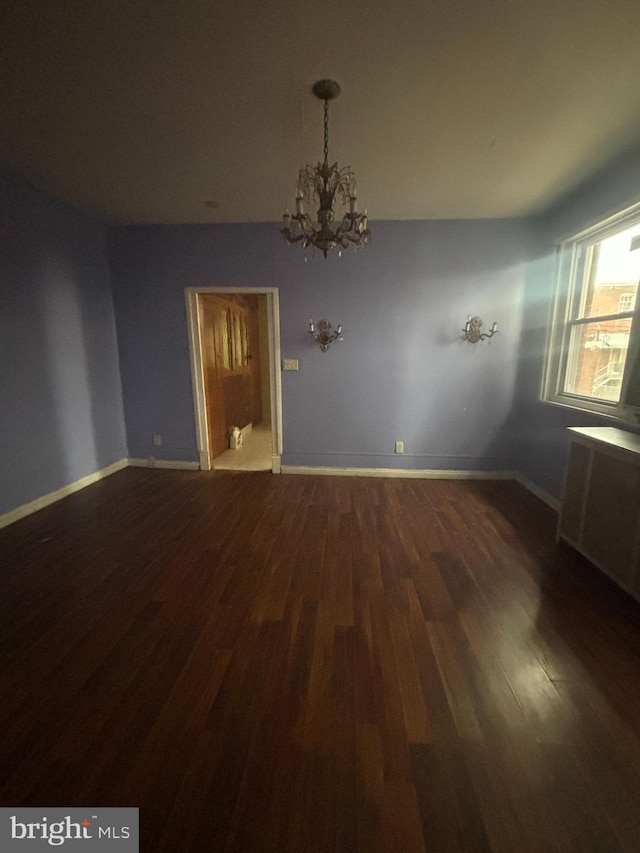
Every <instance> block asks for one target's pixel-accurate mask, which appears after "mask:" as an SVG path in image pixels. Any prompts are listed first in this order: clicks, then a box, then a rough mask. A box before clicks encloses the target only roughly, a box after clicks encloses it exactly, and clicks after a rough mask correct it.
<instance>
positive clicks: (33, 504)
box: [0, 459, 130, 528]
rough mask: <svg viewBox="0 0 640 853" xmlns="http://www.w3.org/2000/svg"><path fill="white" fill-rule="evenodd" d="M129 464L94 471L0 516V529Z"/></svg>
mask: <svg viewBox="0 0 640 853" xmlns="http://www.w3.org/2000/svg"><path fill="white" fill-rule="evenodd" d="M129 464H130V460H129V459H119V460H118V461H117V462H114V463H113V464H112V465H107V467H106V468H101V469H100V470H99V471H94V472H93V474H87V476H86V477H81V478H80V479H79V480H75V482H73V483H69V484H68V485H66V486H62V487H61V488H60V489H56V490H55V492H49V493H48V494H46V495H42V496H41V497H39V498H36V499H35V500H33V501H29V503H26V504H22V506H18V507H16V508H15V509H12V510H9V512H5V513H4V515H0V528H2V527H7V526H8V525H9V524H13V523H14V521H19V520H20V519H21V518H26V516H28V515H32V514H33V513H34V512H38V510H41V509H44V508H45V507H47V506H50V505H51V504H53V503H56V502H57V501H59V500H62V498H66V497H67V496H68V495H72V494H73V493H74V492H79V491H80V490H81V489H85V488H86V487H87V486H91V485H93V483H97V482H98V481H99V480H104V478H105V477H109V476H110V475H111V474H115V473H116V471H121V470H122V469H123V468H126V467H127V466H128V465H129Z"/></svg>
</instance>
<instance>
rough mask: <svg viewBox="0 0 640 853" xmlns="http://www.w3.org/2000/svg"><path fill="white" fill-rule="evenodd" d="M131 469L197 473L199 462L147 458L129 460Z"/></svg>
mask: <svg viewBox="0 0 640 853" xmlns="http://www.w3.org/2000/svg"><path fill="white" fill-rule="evenodd" d="M129 465H130V466H131V468H174V469H177V470H179V471H199V470H200V463H199V462H182V461H180V460H176V459H156V458H155V456H149V457H147V459H131V458H130V459H129Z"/></svg>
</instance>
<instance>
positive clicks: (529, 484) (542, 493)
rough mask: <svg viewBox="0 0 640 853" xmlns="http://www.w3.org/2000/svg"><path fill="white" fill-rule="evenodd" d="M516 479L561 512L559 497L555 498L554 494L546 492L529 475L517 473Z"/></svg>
mask: <svg viewBox="0 0 640 853" xmlns="http://www.w3.org/2000/svg"><path fill="white" fill-rule="evenodd" d="M515 479H516V480H517V481H518V483H520V485H521V486H524V488H525V489H526V490H527V491H529V492H531V494H532V495H535V496H536V497H537V498H539V499H540V500H541V501H542V502H543V503H545V504H546V505H547V506H550V507H551V509H553V510H555V511H556V512H560V501H559V500H558V498H554V497H553V495H550V494H549V493H548V492H545V490H544V489H541V488H540V486H536V484H535V483H532V482H531V480H529V479H528V478H527V477H523V476H522V474H516V476H515Z"/></svg>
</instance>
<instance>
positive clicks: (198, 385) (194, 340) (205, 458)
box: [185, 285, 282, 474]
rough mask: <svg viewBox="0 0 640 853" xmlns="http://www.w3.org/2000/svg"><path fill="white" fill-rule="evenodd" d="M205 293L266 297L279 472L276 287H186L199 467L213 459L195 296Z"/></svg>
mask: <svg viewBox="0 0 640 853" xmlns="http://www.w3.org/2000/svg"><path fill="white" fill-rule="evenodd" d="M207 293H212V294H217V295H219V296H220V295H222V294H224V293H234V294H235V293H245V294H251V295H253V296H265V297H266V303H267V326H268V329H267V334H268V338H269V340H268V344H269V385H270V394H271V470H272V472H273V473H274V474H280V473H281V470H282V468H281V465H282V462H281V460H282V382H281V377H280V301H279V295H278V288H277V287H237V286H234V285H229V286H228V287H185V300H186V304H187V327H188V333H189V354H190V357H191V385H192V387H193V406H194V413H195V419H196V441H197V444H198V456H199V458H200V470H201V471H210V470H211V467H212V465H211V463H212V461H213V460H212V459H211V458H210V455H209V431H208V427H207V407H206V396H205V388H204V371H203V369H202V343H201V338H200V315H199V312H198V296H200V295H205V294H207Z"/></svg>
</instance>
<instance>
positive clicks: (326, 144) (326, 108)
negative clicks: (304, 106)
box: [324, 101, 329, 165]
mask: <svg viewBox="0 0 640 853" xmlns="http://www.w3.org/2000/svg"><path fill="white" fill-rule="evenodd" d="M324 162H325V165H327V164H328V163H329V101H325V102H324Z"/></svg>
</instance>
